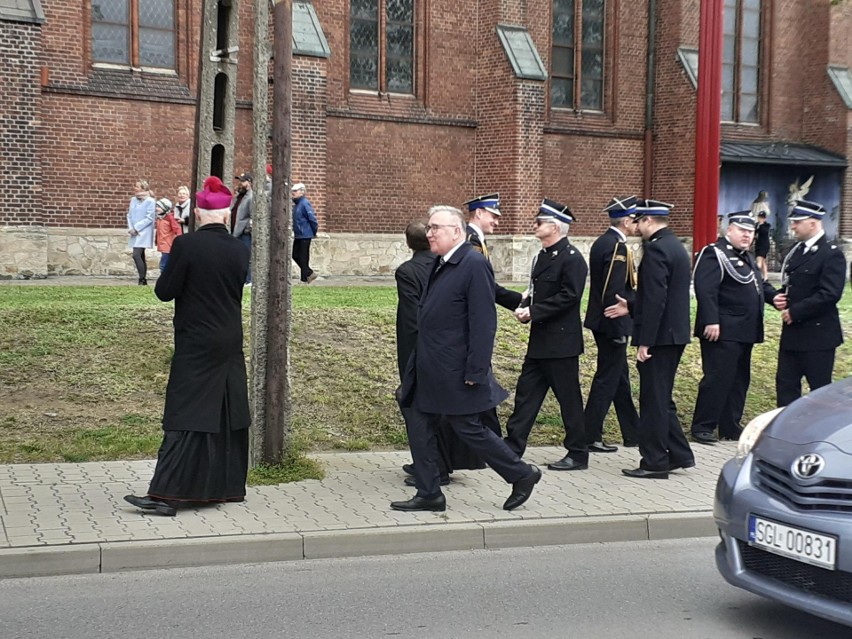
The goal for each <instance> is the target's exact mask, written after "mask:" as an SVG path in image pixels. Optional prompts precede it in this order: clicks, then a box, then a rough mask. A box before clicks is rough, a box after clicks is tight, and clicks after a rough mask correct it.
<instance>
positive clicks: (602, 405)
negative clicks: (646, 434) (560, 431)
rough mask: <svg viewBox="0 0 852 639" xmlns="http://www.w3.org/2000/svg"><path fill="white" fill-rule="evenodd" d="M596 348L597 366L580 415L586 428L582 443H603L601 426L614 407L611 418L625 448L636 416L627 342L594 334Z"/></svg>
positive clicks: (633, 431)
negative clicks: (617, 426) (584, 441)
mask: <svg viewBox="0 0 852 639" xmlns="http://www.w3.org/2000/svg"><path fill="white" fill-rule="evenodd" d="M593 335H594V337H595V344H597V345H598V362H597V368H596V369H595V376H594V378H593V379H592V387H591V389H590V390H589V398H588V399H587V400H586V411H585V413H584V414H583V416H584V422H585V428H586V442H587V443H589V444H591V443H592V442H599V441H602V439H603V425H604V420H605V419H606V414H607V413H608V412H609V407H610V405H612V404H615V414H616V416H617V417H618V425H619V427H620V428H621V438H622V439H623V440H624V443H625V444H631V443H635V442H636V441H637V440H636V437H637V436H636V424H637V423H638V422H639V413H637V412H636V407H635V406H634V405H633V391H632V390H631V388H630V370H629V369H628V368H627V338H621V339H620V340H613V339H612V338H611V337H607V336H606V335H604V334H603V333H599V332H594V331H593Z"/></svg>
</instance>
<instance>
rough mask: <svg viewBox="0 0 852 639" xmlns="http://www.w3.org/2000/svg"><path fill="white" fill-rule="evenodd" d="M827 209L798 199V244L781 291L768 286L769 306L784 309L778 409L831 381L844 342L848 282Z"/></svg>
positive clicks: (793, 217)
mask: <svg viewBox="0 0 852 639" xmlns="http://www.w3.org/2000/svg"><path fill="white" fill-rule="evenodd" d="M824 216H825V208H823V206H822V205H820V204H817V203H816V202H807V201H804V200H798V201H797V202H796V203H795V205H794V207H793V210H792V212H791V213H790V215H789V216H788V218H787V219H789V220H790V227H791V229H792V231H793V235H795V236H796V239H797V240H799V242H798V243H797V244H796V245H795V246H793V248H792V250H791V251H790V252H789V253H788V254H787V257H786V258H784V264H783V266H782V267H781V287H780V288H778V289H776V288H774V287H773V286H772V285H771V284H769V283H766V284H765V285H764V295H765V297H766V302H767V304H772V305H773V306H774V307H775V308H776V309H777V310H779V311H781V320H782V321H783V322H784V323H783V324H782V326H781V343H780V344H779V347H778V369H777V372H776V374H775V393H776V401H777V404H778V406H786V405H787V404H790V403H791V402H793V401H794V400H796V399H798V398H799V397H801V395H802V378H803V377H804V378H805V379H807V380H808V386H809V387H810V389H811V390H816V389H817V388H820V387H821V386H826V385H828V384H830V383H831V375H832V372H833V370H834V356H835V351H836V349H837V347H838V346H840V344H842V343H843V331H842V330H841V328H840V316H839V314H838V311H837V303H838V302H839V301H840V298H841V297H842V296H843V285H844V284H845V283H846V260H845V258H844V257H843V251H842V250H841V249H840V247H839V246H838V245H837V244H836V243H834V242H831V241H829V239H828V238H827V237H826V235H825V231H824V229H823V227H822V219H823V217H824Z"/></svg>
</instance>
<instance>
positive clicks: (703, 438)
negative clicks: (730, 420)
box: [692, 431, 719, 446]
mask: <svg viewBox="0 0 852 639" xmlns="http://www.w3.org/2000/svg"><path fill="white" fill-rule="evenodd" d="M692 441H694V442H698V443H699V444H707V445H708V446H712V445H713V444H715V443H716V442H717V441H719V440H718V439H716V435H714V434H713V433H704V432H700V431H699V432H697V433H692Z"/></svg>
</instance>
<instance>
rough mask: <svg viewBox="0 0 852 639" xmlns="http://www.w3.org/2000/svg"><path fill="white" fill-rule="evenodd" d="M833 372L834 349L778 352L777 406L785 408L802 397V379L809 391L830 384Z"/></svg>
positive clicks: (776, 377) (776, 374)
mask: <svg viewBox="0 0 852 639" xmlns="http://www.w3.org/2000/svg"><path fill="white" fill-rule="evenodd" d="M833 371H834V349H833V348H832V349H829V350H824V351H790V350H780V349H779V351H778V369H777V371H776V372H775V397H776V403H777V404H778V406H787V404H791V403H793V402H794V401H796V400H797V399H799V398H800V397H801V396H802V377H804V378H805V379H807V380H808V386H810V389H811V390H812V391H813V390H816V389H817V388H821V387H822V386H828V385H829V384H831V374H832V372H833Z"/></svg>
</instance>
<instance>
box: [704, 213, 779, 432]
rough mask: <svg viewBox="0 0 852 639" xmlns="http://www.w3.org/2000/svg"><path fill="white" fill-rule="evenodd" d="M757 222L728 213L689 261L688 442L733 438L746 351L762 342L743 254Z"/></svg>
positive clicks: (751, 275)
mask: <svg viewBox="0 0 852 639" xmlns="http://www.w3.org/2000/svg"><path fill="white" fill-rule="evenodd" d="M756 225H757V221H756V220H755V218H754V217H752V215H751V212H750V211H740V212H737V213H731V214H729V215H728V228H727V231H726V233H725V237H722V238H719V239H718V240H716V242H714V243H713V244H710V245H709V246H705V247H704V248H703V249H702V250H701V253H700V254H699V255H698V259H697V260H696V262H695V270H694V272H693V281H694V287H695V299H696V301H697V302H698V309H697V311H696V314H695V337H697V338H698V339H699V340H700V344H701V369H702V371H703V373H704V375H703V377H702V378H701V382H700V383H699V384H698V397H697V399H696V401H695V411H694V412H693V415H692V439H693V440H694V441H696V442H698V443H700V444H709V445H712V444H713V443H714V442H716V441H717V440H716V435H715V431H716V427H717V426H718V428H719V437H720V438H721V439H731V440H737V439H739V437H740V433H741V432H742V427H741V426H740V420H741V419H742V416H743V410H744V409H745V400H746V393H747V392H748V387H749V384H750V383H751V351H752V347H753V346H754V345H755V344H758V343H760V342H762V341H763V277H762V275H761V272H760V267H759V266H758V265H757V262H756V260H755V259H754V258H753V257H752V255H751V253H750V252H749V247H750V246H751V243H752V240H753V239H754V234H755V227H756Z"/></svg>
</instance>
